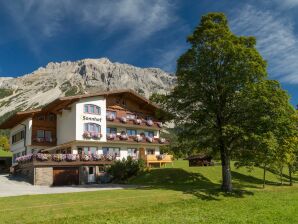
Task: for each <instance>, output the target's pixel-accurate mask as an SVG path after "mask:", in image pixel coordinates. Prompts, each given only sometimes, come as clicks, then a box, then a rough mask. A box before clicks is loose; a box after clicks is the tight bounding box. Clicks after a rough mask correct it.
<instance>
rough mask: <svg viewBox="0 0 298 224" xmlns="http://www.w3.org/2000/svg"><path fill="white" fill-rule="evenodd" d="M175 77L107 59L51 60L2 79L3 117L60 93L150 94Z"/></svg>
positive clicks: (172, 82) (169, 85) (161, 90)
mask: <svg viewBox="0 0 298 224" xmlns="http://www.w3.org/2000/svg"><path fill="white" fill-rule="evenodd" d="M175 81H176V78H175V76H172V75H170V74H168V73H166V72H164V71H162V70H160V69H158V68H138V67H135V66H132V65H128V64H120V63H112V62H111V61H109V60H108V59H107V58H101V59H84V60H80V61H75V62H70V61H67V62H61V63H53V62H51V63H49V64H48V65H47V66H46V67H42V68H39V69H38V70H36V71H34V72H32V73H31V74H27V75H24V76H21V77H18V78H0V116H3V115H6V116H7V115H8V113H11V112H12V111H15V110H24V109H28V108H37V107H40V106H42V105H45V104H47V103H49V102H51V101H53V100H55V99H56V98H58V97H60V96H69V95H76V94H83V93H92V92H99V91H106V90H115V89H126V88H129V89H133V90H135V91H136V92H138V93H140V94H142V95H144V96H145V97H147V98H148V97H149V96H150V95H151V94H152V93H165V92H167V91H169V90H170V89H171V88H173V86H174V85H175Z"/></svg>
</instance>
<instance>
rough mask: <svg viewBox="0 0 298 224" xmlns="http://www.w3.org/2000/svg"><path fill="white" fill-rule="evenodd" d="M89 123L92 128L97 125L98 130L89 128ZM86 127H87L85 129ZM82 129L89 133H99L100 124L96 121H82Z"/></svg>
mask: <svg viewBox="0 0 298 224" xmlns="http://www.w3.org/2000/svg"><path fill="white" fill-rule="evenodd" d="M89 125H93V128H94V127H97V128H98V131H94V130H93V131H91V130H89ZM86 127H87V129H86ZM84 131H86V132H91V133H101V125H100V124H97V123H93V122H88V123H84Z"/></svg>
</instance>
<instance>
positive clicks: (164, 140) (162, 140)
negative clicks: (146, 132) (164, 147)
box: [158, 138, 166, 144]
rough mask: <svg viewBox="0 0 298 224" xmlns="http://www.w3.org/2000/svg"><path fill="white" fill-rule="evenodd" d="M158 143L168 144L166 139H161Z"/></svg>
mask: <svg viewBox="0 0 298 224" xmlns="http://www.w3.org/2000/svg"><path fill="white" fill-rule="evenodd" d="M158 141H159V143H160V144H164V143H165V142H166V139H165V138H159V140H158Z"/></svg>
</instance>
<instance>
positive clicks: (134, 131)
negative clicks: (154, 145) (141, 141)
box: [127, 129, 137, 136]
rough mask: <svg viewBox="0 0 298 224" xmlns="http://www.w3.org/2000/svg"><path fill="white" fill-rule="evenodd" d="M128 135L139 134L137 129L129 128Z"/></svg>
mask: <svg viewBox="0 0 298 224" xmlns="http://www.w3.org/2000/svg"><path fill="white" fill-rule="evenodd" d="M127 135H128V136H136V135H137V130H133V129H127Z"/></svg>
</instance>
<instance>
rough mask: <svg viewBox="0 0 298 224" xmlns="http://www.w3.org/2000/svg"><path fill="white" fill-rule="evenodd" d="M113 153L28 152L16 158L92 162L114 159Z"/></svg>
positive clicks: (23, 160)
mask: <svg viewBox="0 0 298 224" xmlns="http://www.w3.org/2000/svg"><path fill="white" fill-rule="evenodd" d="M115 159H116V156H115V155H110V154H106V155H103V154H90V155H89V154H81V155H80V154H45V153H37V154H29V155H25V156H20V157H18V158H16V162H17V163H28V162H32V161H38V162H80V161H81V162H94V161H114V160H115Z"/></svg>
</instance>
